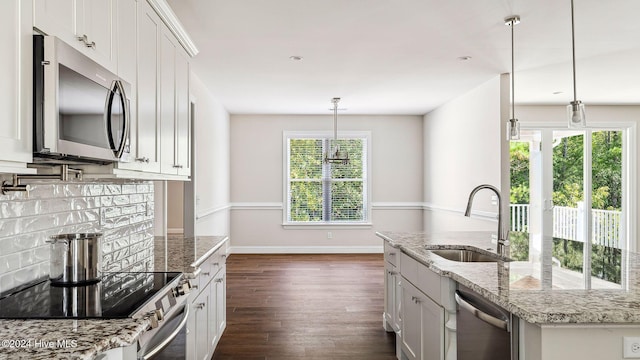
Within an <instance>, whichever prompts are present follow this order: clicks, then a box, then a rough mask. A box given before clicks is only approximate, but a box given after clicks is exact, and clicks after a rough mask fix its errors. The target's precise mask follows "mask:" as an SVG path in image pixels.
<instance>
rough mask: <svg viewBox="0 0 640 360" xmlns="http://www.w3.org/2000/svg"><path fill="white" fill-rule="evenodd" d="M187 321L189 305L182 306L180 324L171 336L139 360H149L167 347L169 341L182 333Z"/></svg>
mask: <svg viewBox="0 0 640 360" xmlns="http://www.w3.org/2000/svg"><path fill="white" fill-rule="evenodd" d="M188 319H189V305H185V306H184V312H183V313H182V319H181V320H180V323H179V324H178V326H177V327H176V328H175V330H173V332H172V333H171V334H169V336H167V338H166V339H164V340H163V341H162V342H161V343H160V344H158V346H156V347H154V348H153V349H151V350H150V351H148V352H146V353H145V354H144V355H142V356H141V357H139V359H141V360H149V359H151V358H152V357H153V356H155V355H156V354H157V353H159V352H160V351H162V350H163V349H164V348H165V347H166V346H167V345H169V343H170V342H171V341H173V339H175V338H176V336H178V334H179V333H180V331H182V329H183V328H184V327H185V325H187V320H188Z"/></svg>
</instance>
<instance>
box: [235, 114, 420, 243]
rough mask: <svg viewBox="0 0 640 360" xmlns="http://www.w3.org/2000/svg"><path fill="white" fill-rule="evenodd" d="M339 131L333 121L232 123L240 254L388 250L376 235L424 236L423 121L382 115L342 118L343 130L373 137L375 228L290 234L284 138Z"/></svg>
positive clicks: (249, 118)
mask: <svg viewBox="0 0 640 360" xmlns="http://www.w3.org/2000/svg"><path fill="white" fill-rule="evenodd" d="M332 126H333V121H332V117H331V115H232V116H231V180H232V183H231V200H232V204H233V208H232V217H231V246H232V248H233V251H236V252H240V251H242V252H360V251H367V252H368V251H381V250H382V248H381V246H382V242H381V241H380V239H379V238H377V237H376V236H375V235H374V232H375V231H376V230H406V231H421V230H422V208H421V205H420V204H421V203H422V197H423V196H422V195H423V194H422V182H423V181H422V178H423V160H422V149H423V146H422V117H420V116H380V115H378V116H368V115H342V116H339V118H338V127H339V130H344V131H348V130H354V131H370V132H371V148H372V150H371V151H372V154H371V160H372V166H371V177H370V186H371V190H372V191H371V193H372V195H371V199H370V200H371V202H372V204H373V209H372V215H371V219H372V222H373V227H370V228H357V229H345V228H338V227H331V228H326V227H322V228H317V227H315V228H313V229H299V228H295V229H292V228H288V229H285V228H283V226H282V222H283V221H282V219H283V185H284V184H283V181H284V170H283V166H284V154H283V132H284V131H314V130H319V131H331V130H332ZM329 231H330V232H331V235H332V239H328V234H327V232H329Z"/></svg>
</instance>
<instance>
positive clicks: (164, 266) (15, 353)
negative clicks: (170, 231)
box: [0, 236, 228, 360]
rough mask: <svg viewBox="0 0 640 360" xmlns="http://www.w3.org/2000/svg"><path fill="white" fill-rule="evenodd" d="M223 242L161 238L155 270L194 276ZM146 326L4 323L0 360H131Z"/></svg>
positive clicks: (127, 322) (129, 322)
mask: <svg viewBox="0 0 640 360" xmlns="http://www.w3.org/2000/svg"><path fill="white" fill-rule="evenodd" d="M227 240H228V237H227V236H198V237H195V238H184V237H181V236H171V237H167V238H166V242H165V238H164V237H156V240H155V251H154V252H155V259H154V271H172V272H183V273H185V275H186V276H187V277H189V276H192V275H193V274H194V272H198V267H199V265H200V264H201V263H202V262H204V260H206V259H207V258H208V257H209V256H210V255H211V254H212V253H213V252H215V251H216V250H217V249H219V248H220V246H222V245H223V244H225V243H226V242H227ZM165 243H166V246H164V244H165ZM150 326H151V321H150V320H149V318H147V317H142V318H138V319H83V320H80V319H78V320H74V319H68V320H67V319H25V320H22V319H19V320H9V319H2V320H0V359H2V360H4V359H11V360H13V359H29V360H31V359H34V360H38V359H43V360H45V359H47V360H48V359H96V358H97V359H103V358H104V359H135V358H136V351H137V349H136V342H137V340H138V339H139V338H140V336H141V335H142V334H143V333H144V332H145V331H147V330H148V329H149V328H150Z"/></svg>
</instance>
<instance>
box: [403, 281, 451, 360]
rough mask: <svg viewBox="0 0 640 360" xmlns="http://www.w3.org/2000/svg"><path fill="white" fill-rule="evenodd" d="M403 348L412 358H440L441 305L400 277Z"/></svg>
mask: <svg viewBox="0 0 640 360" xmlns="http://www.w3.org/2000/svg"><path fill="white" fill-rule="evenodd" d="M401 311H402V323H401V326H402V352H403V353H404V355H405V356H406V358H407V359H409V360H412V359H416V360H442V359H443V354H444V349H443V348H444V308H442V307H441V306H440V305H438V304H436V303H435V302H433V301H432V300H431V299H430V298H429V297H428V296H426V295H425V294H423V293H422V292H421V291H420V290H418V289H417V288H416V287H414V286H413V285H411V284H410V283H409V282H408V281H402V308H401Z"/></svg>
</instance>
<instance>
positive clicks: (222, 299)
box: [214, 267, 227, 347]
mask: <svg viewBox="0 0 640 360" xmlns="http://www.w3.org/2000/svg"><path fill="white" fill-rule="evenodd" d="M215 284H216V313H217V315H216V326H217V331H216V333H217V337H218V338H217V339H216V343H217V342H218V340H220V337H221V336H222V333H223V332H224V329H225V328H226V327H227V271H226V269H225V268H224V267H223V268H222V270H220V273H219V274H218V279H217V280H216V283H215ZM214 347H215V344H214Z"/></svg>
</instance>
